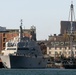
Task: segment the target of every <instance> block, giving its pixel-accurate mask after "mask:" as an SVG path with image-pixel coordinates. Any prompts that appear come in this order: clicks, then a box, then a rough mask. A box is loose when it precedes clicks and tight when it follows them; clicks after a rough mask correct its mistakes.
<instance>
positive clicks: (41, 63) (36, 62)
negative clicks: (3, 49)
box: [1, 56, 47, 69]
mask: <svg viewBox="0 0 76 75" xmlns="http://www.w3.org/2000/svg"><path fill="white" fill-rule="evenodd" d="M1 60H2V63H3V65H4V67H6V68H14V69H17V68H18V69H19V68H20V69H38V68H46V65H47V59H46V58H42V57H38V58H36V57H25V56H1Z"/></svg>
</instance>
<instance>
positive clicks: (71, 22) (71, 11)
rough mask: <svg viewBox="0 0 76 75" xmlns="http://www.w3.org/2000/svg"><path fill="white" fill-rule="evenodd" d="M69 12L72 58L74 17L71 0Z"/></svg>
mask: <svg viewBox="0 0 76 75" xmlns="http://www.w3.org/2000/svg"><path fill="white" fill-rule="evenodd" d="M70 13H71V15H70V16H71V20H70V24H71V25H70V49H71V60H72V59H73V58H74V53H73V17H74V8H73V2H72V3H71V6H70Z"/></svg>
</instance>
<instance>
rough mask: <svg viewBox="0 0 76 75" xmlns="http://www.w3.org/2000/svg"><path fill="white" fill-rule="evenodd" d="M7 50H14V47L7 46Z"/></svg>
mask: <svg viewBox="0 0 76 75" xmlns="http://www.w3.org/2000/svg"><path fill="white" fill-rule="evenodd" d="M7 50H16V48H7Z"/></svg>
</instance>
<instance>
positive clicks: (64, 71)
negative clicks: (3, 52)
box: [0, 69, 76, 75]
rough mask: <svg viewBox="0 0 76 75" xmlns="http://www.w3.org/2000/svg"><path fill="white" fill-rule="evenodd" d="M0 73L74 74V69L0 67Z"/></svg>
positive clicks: (5, 74) (30, 74)
mask: <svg viewBox="0 0 76 75" xmlns="http://www.w3.org/2000/svg"><path fill="white" fill-rule="evenodd" d="M0 75H76V69H0Z"/></svg>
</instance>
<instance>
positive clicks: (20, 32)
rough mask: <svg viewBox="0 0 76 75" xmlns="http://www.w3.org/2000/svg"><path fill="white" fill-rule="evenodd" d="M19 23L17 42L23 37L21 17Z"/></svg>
mask: <svg viewBox="0 0 76 75" xmlns="http://www.w3.org/2000/svg"><path fill="white" fill-rule="evenodd" d="M20 22H21V25H20V29H19V42H21V40H22V38H23V31H22V24H23V23H22V19H21V21H20Z"/></svg>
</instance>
